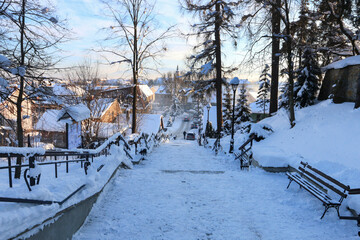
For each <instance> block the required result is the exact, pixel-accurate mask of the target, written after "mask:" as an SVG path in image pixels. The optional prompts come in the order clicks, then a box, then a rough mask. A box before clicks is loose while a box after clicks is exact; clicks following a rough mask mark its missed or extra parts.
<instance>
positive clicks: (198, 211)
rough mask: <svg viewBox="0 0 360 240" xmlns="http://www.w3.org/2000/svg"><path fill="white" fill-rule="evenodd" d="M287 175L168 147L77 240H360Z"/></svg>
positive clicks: (112, 193)
mask: <svg viewBox="0 0 360 240" xmlns="http://www.w3.org/2000/svg"><path fill="white" fill-rule="evenodd" d="M286 185H287V179H286V177H285V175H283V174H270V173H265V172H263V171H261V170H258V169H252V170H251V171H240V170H239V169H238V164H237V163H234V161H233V160H225V159H224V158H223V157H215V156H214V155H213V154H212V153H211V151H210V150H208V149H204V148H202V147H201V148H200V147H199V146H197V144H196V142H194V141H183V140H178V141H173V142H171V143H167V144H163V145H161V146H160V147H159V148H157V149H155V151H154V152H153V153H152V154H151V155H150V156H149V158H148V160H146V161H144V162H143V163H142V164H141V165H140V166H136V167H135V168H134V169H133V170H123V171H121V172H120V173H119V174H118V176H117V178H116V179H115V180H113V181H112V182H111V184H110V185H109V186H108V187H107V189H106V190H105V191H104V192H103V193H102V195H101V196H100V198H99V200H98V202H97V203H96V204H95V206H94V208H93V210H92V212H91V214H90V215H89V217H88V219H87V220H86V222H85V224H84V226H83V227H82V228H81V229H80V230H79V232H78V233H77V234H76V235H75V236H74V238H73V239H126V240H128V239H139V240H140V239H141V240H144V239H184V240H193V239H194V240H196V239H226V240H231V239H245V240H247V239H249V240H252V239H254V240H256V239H274V240H281V239H286V240H290V239H302V240H303V239H316V240H320V239H326V240H329V239H334V240H335V239H336V240H341V239H344V240H345V239H346V240H349V239H358V238H357V237H356V233H357V227H356V225H355V223H354V222H345V221H340V220H338V219H337V216H336V213H335V211H330V212H329V213H328V214H327V215H326V216H325V218H324V219H323V220H320V216H321V213H322V211H323V207H322V205H321V203H320V202H319V201H317V200H316V199H314V198H313V197H311V196H309V195H308V194H307V193H305V191H299V190H298V188H296V187H293V188H290V189H289V190H286Z"/></svg>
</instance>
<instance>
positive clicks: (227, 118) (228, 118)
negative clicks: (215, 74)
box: [222, 85, 232, 135]
mask: <svg viewBox="0 0 360 240" xmlns="http://www.w3.org/2000/svg"><path fill="white" fill-rule="evenodd" d="M222 112H223V120H224V127H223V130H224V133H225V134H226V135H229V134H230V133H231V128H232V125H231V122H232V94H231V90H230V87H229V86H228V85H227V86H226V93H225V96H224V98H223V109H222Z"/></svg>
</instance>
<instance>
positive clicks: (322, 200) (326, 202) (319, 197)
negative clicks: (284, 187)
mask: <svg viewBox="0 0 360 240" xmlns="http://www.w3.org/2000/svg"><path fill="white" fill-rule="evenodd" d="M294 181H295V182H297V183H298V184H299V185H300V186H302V187H303V188H304V189H305V190H307V191H308V192H309V193H311V194H312V195H313V196H315V197H316V198H317V199H319V200H320V201H321V202H323V203H325V204H327V205H330V204H332V203H331V202H330V201H329V199H327V198H324V197H323V196H321V195H319V194H318V192H315V191H314V190H313V189H311V188H309V186H308V185H305V184H304V185H303V184H302V182H301V181H299V180H298V179H294Z"/></svg>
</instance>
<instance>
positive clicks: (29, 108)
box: [0, 89, 36, 133]
mask: <svg viewBox="0 0 360 240" xmlns="http://www.w3.org/2000/svg"><path fill="white" fill-rule="evenodd" d="M19 92H20V91H19V89H15V90H13V91H12V92H11V93H10V94H9V95H8V97H6V98H5V99H4V100H3V101H1V103H0V114H1V115H2V118H3V121H2V124H4V125H2V126H6V127H14V129H15V126H16V119H17V113H16V111H17V108H16V102H17V99H18V96H19ZM23 99H24V100H23V102H22V105H21V106H22V110H21V114H22V119H23V120H22V126H23V129H24V130H25V133H26V132H28V131H31V130H32V127H33V124H34V122H35V119H36V116H35V114H33V112H34V103H33V101H32V100H31V99H29V97H28V96H27V95H26V94H25V93H23Z"/></svg>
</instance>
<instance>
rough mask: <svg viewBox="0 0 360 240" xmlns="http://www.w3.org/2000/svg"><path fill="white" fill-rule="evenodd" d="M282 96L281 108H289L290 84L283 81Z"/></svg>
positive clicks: (280, 99) (280, 100)
mask: <svg viewBox="0 0 360 240" xmlns="http://www.w3.org/2000/svg"><path fill="white" fill-rule="evenodd" d="M280 93H281V94H280V96H279V109H280V108H285V109H289V84H288V83H287V82H283V83H282V84H281V85H280Z"/></svg>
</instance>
